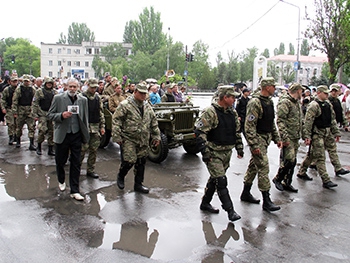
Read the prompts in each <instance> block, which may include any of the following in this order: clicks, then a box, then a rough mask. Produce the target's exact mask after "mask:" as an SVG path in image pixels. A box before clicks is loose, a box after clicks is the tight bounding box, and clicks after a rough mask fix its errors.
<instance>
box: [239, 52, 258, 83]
mask: <svg viewBox="0 0 350 263" xmlns="http://www.w3.org/2000/svg"><path fill="white" fill-rule="evenodd" d="M257 55H258V48H257V47H252V48H247V50H246V51H244V52H242V53H241V60H242V61H241V62H240V70H241V77H240V81H241V82H247V81H251V80H252V79H253V69H254V59H255V58H256V56H257Z"/></svg>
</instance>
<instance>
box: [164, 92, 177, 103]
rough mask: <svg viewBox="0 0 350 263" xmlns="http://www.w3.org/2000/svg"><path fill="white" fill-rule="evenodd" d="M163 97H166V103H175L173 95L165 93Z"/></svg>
mask: <svg viewBox="0 0 350 263" xmlns="http://www.w3.org/2000/svg"><path fill="white" fill-rule="evenodd" d="M165 95H166V96H167V102H175V97H174V95H173V94H167V93H165Z"/></svg>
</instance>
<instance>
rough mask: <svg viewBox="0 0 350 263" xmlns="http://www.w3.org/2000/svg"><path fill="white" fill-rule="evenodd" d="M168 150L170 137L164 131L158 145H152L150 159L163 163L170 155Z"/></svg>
mask: <svg viewBox="0 0 350 263" xmlns="http://www.w3.org/2000/svg"><path fill="white" fill-rule="evenodd" d="M168 152H169V148H168V139H167V137H166V136H165V135H164V134H163V133H161V134H160V143H159V145H158V146H157V147H154V146H153V145H150V151H149V154H148V159H150V161H152V162H154V163H161V162H163V161H164V160H165V159H166V158H167V157H168Z"/></svg>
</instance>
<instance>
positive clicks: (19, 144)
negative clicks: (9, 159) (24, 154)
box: [16, 137, 21, 148]
mask: <svg viewBox="0 0 350 263" xmlns="http://www.w3.org/2000/svg"><path fill="white" fill-rule="evenodd" d="M19 147H21V137H17V138H16V148H19Z"/></svg>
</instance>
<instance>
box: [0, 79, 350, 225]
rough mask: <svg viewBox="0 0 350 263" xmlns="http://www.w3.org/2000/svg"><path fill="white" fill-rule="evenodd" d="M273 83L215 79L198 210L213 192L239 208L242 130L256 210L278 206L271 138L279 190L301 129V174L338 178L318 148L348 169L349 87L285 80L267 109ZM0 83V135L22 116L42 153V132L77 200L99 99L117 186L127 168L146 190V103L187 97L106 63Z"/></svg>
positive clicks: (200, 133) (100, 127)
mask: <svg viewBox="0 0 350 263" xmlns="http://www.w3.org/2000/svg"><path fill="white" fill-rule="evenodd" d="M276 85H277V84H276V83H275V80H274V79H273V78H271V77H268V78H264V79H262V80H261V82H260V84H259V89H257V90H255V91H254V92H253V93H252V94H251V90H250V89H248V88H247V86H246V85H245V84H242V85H240V86H239V87H238V86H236V87H234V86H231V85H222V84H220V85H219V86H218V89H217V92H215V94H214V96H213V98H212V103H211V105H210V106H209V107H207V108H205V109H204V110H203V111H202V113H201V115H200V117H199V118H198V120H197V121H196V124H195V130H194V132H195V134H196V142H197V147H198V149H199V150H200V152H201V154H202V159H203V161H204V163H205V164H206V167H207V169H208V172H209V174H210V176H209V179H208V182H207V184H206V188H205V191H204V196H203V198H202V202H201V204H200V209H201V210H203V211H207V212H210V213H219V209H217V208H215V207H213V206H212V205H211V204H210V203H211V200H212V198H213V196H214V193H215V192H217V193H218V197H219V199H220V201H221V203H222V208H223V209H224V210H225V211H226V212H227V213H228V218H229V220H230V221H235V220H238V219H240V218H241V216H240V215H239V214H238V213H237V212H236V211H235V210H234V207H233V202H232V200H231V198H230V195H229V191H228V188H227V185H228V182H227V181H228V179H227V176H226V171H227V169H228V168H229V165H230V159H231V156H232V149H233V148H235V149H236V151H237V158H242V157H243V156H244V151H243V149H244V147H243V141H242V135H243V136H244V138H245V140H246V142H247V144H248V146H249V148H250V152H251V158H250V161H249V165H248V167H247V170H246V173H245V176H244V180H243V191H242V193H241V195H240V199H241V201H244V202H249V203H253V204H259V203H260V200H259V199H257V198H255V197H254V196H253V195H252V194H251V188H252V185H253V182H254V179H255V178H256V177H257V181H258V188H259V190H260V191H261V193H262V199H263V204H262V208H263V210H266V211H269V212H272V211H277V210H279V209H280V206H278V205H276V204H274V203H273V202H272V200H271V198H270V188H271V184H270V178H269V172H270V170H269V160H268V157H267V149H268V146H269V145H270V142H271V141H273V142H274V143H275V144H276V145H277V147H278V148H279V149H280V167H279V169H278V171H277V174H276V176H275V177H274V178H273V179H272V182H273V184H274V185H275V187H276V188H277V189H278V190H279V191H290V192H294V193H296V192H298V189H296V188H295V187H294V186H293V185H292V181H293V175H294V169H295V167H296V161H297V159H296V157H297V153H298V148H299V145H300V139H303V140H304V142H305V144H306V145H308V146H309V150H308V154H307V156H306V157H305V159H304V160H303V162H302V164H301V166H300V169H299V171H298V173H297V177H298V178H299V179H301V180H312V179H313V178H311V177H310V176H308V175H307V173H306V172H307V169H308V168H314V169H317V171H318V173H319V174H320V177H321V179H322V183H323V184H322V185H323V187H324V188H327V189H331V188H333V187H336V186H337V184H335V183H333V182H332V181H331V179H330V177H329V175H328V173H327V170H326V166H325V151H326V150H327V151H328V153H329V156H330V159H331V163H332V165H333V166H334V171H335V175H336V176H340V175H344V174H347V173H349V172H350V171H349V170H346V169H344V168H342V166H341V164H340V162H339V158H338V155H337V146H336V142H338V141H339V138H340V131H339V128H340V127H343V128H344V129H345V130H347V129H348V126H349V116H350V114H349V113H348V112H349V111H350V96H349V94H350V92H348V91H345V92H344V94H342V97H341V98H339V95H340V91H341V87H340V86H339V85H338V84H332V85H331V86H330V87H328V86H325V85H320V86H318V87H317V88H316V89H315V91H313V94H312V93H311V90H309V89H308V87H306V86H303V85H301V84H299V83H293V84H292V85H290V86H289V88H288V89H287V90H286V91H285V92H284V93H283V94H281V96H280V97H279V99H278V103H277V108H276V109H277V110H276V112H275V107H274V103H273V100H272V97H273V96H274V95H275V93H276ZM2 87H3V88H2V97H1V112H2V114H3V115H4V116H5V119H6V125H7V127H8V136H9V142H8V144H9V145H13V144H15V147H16V148H20V147H21V137H22V129H23V126H24V124H26V125H27V128H28V137H29V142H30V143H29V150H31V151H36V154H37V155H42V154H43V148H42V144H43V142H44V141H45V137H46V138H47V145H48V152H47V153H48V155H50V156H55V163H56V173H57V178H58V186H59V189H60V191H65V190H66V176H65V169H64V166H65V164H66V163H67V161H68V160H69V162H70V168H69V186H70V195H71V197H72V198H74V199H75V200H78V201H82V200H84V196H83V195H81V194H80V191H79V176H80V171H81V166H82V164H83V160H84V158H85V155H86V154H87V155H88V156H87V169H86V176H88V177H91V178H95V179H96V178H99V175H98V174H97V173H96V171H95V164H96V157H97V150H98V147H99V145H100V137H101V136H103V135H104V133H105V117H104V109H105V108H107V109H108V110H109V111H111V112H112V114H113V117H112V136H113V141H114V142H116V143H117V144H119V145H120V149H121V164H120V168H119V172H118V174H117V186H118V188H119V189H121V190H122V189H124V188H125V178H126V176H127V174H128V172H129V170H130V169H131V168H133V169H134V190H135V191H137V192H141V193H148V192H149V188H148V187H146V186H144V185H143V181H144V173H145V164H146V158H147V155H148V151H149V146H150V141H151V144H152V145H153V146H154V147H157V146H158V145H159V143H160V130H159V128H158V123H157V119H156V116H155V114H154V111H153V110H152V105H154V104H158V103H162V102H188V99H187V98H186V96H185V95H184V94H185V89H184V87H179V86H178V85H177V84H175V83H169V82H167V83H162V84H160V85H158V84H157V83H155V82H150V83H146V82H143V81H141V82H139V83H130V84H128V85H125V86H122V84H121V83H120V81H119V80H118V79H117V78H116V77H112V76H111V75H110V74H109V73H106V74H105V75H104V79H103V80H97V79H95V78H90V79H88V80H86V81H85V82H84V83H82V82H81V81H79V80H78V79H76V78H67V79H64V80H63V81H62V82H57V81H56V80H54V79H52V78H50V77H45V78H36V79H35V80H34V81H33V79H32V78H31V76H29V75H26V74H25V75H23V76H22V77H21V78H19V77H18V76H17V75H16V74H13V75H12V76H10V77H8V78H7V79H6V83H5V84H4V83H3V84H2ZM348 104H349V105H348ZM5 119H4V122H5ZM36 129H37V131H38V135H37V141H36V143H35V142H34V138H35V136H34V135H35V131H36ZM54 146H55V150H54Z"/></svg>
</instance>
